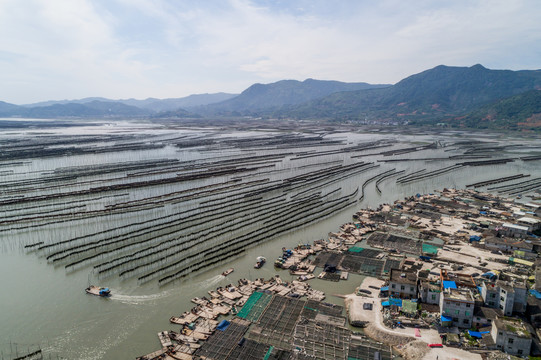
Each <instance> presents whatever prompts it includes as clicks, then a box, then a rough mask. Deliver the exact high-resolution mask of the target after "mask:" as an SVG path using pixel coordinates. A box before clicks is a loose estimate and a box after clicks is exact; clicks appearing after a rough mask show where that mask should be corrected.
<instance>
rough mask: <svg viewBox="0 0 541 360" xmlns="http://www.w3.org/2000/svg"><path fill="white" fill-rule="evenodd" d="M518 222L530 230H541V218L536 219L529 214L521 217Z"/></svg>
mask: <svg viewBox="0 0 541 360" xmlns="http://www.w3.org/2000/svg"><path fill="white" fill-rule="evenodd" d="M517 223H518V224H519V225H522V226H526V227H527V228H528V231H529V232H533V231H536V230H539V229H540V228H541V220H539V219H534V218H532V217H529V216H524V217H521V218H519V219H518V220H517Z"/></svg>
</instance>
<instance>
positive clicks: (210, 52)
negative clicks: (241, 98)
mask: <svg viewBox="0 0 541 360" xmlns="http://www.w3.org/2000/svg"><path fill="white" fill-rule="evenodd" d="M540 19H541V2H540V1H539V0H525V1H521V0H503V1H500V0H452V1H443V0H415V1H404V0H378V1H372V0H339V1H336V0H335V1H331V0H327V1H323V0H274V1H271V0H201V1H197V0H23V1H21V0H0V84H1V85H0V101H5V102H9V103H14V104H28V103H33V102H38V101H45V100H62V99H80V98H84V97H91V96H101V97H107V98H111V99H127V98H136V99H145V98H148V97H154V98H176V97H184V96H188V95H190V94H200V93H215V92H228V93H240V92H242V91H243V90H244V89H246V88H247V87H249V86H250V85H252V84H254V83H271V82H275V81H278V80H283V79H295V80H304V79H307V78H314V79H320V80H339V81H345V82H368V83H372V84H394V83H396V82H398V81H400V80H401V79H403V78H405V77H407V76H409V75H412V74H415V73H419V72H421V71H423V70H426V69H429V68H432V67H435V66H437V65H440V64H444V65H449V66H472V65H475V64H478V63H480V64H482V65H484V66H485V67H487V68H490V69H510V70H521V69H540V68H541V20H540Z"/></svg>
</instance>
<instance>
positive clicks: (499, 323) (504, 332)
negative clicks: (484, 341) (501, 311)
mask: <svg viewBox="0 0 541 360" xmlns="http://www.w3.org/2000/svg"><path fill="white" fill-rule="evenodd" d="M491 335H492V338H493V339H494V342H495V343H496V347H497V348H498V349H500V350H502V351H504V352H506V353H508V354H511V355H517V356H527V355H530V349H531V347H532V336H531V334H530V332H529V331H528V329H527V328H526V326H525V324H524V322H522V320H520V319H511V318H497V319H496V320H494V324H493V326H492V330H491Z"/></svg>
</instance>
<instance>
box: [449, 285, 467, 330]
mask: <svg viewBox="0 0 541 360" xmlns="http://www.w3.org/2000/svg"><path fill="white" fill-rule="evenodd" d="M474 304H475V300H474V298H473V295H472V293H471V291H470V290H469V289H457V288H456V287H453V286H452V285H451V286H449V287H444V289H443V292H442V293H441V296H440V314H441V319H442V323H446V325H448V326H458V327H460V328H470V327H471V326H472V322H473V311H474Z"/></svg>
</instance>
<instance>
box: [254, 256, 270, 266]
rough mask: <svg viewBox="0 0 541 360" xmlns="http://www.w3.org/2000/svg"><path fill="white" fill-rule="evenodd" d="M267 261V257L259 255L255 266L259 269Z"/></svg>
mask: <svg viewBox="0 0 541 360" xmlns="http://www.w3.org/2000/svg"><path fill="white" fill-rule="evenodd" d="M266 262H267V259H265V258H264V257H263V256H258V257H257V259H256V263H255V265H254V268H256V269H259V268H260V267H262V266H263V265H264V264H265V263H266Z"/></svg>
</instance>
